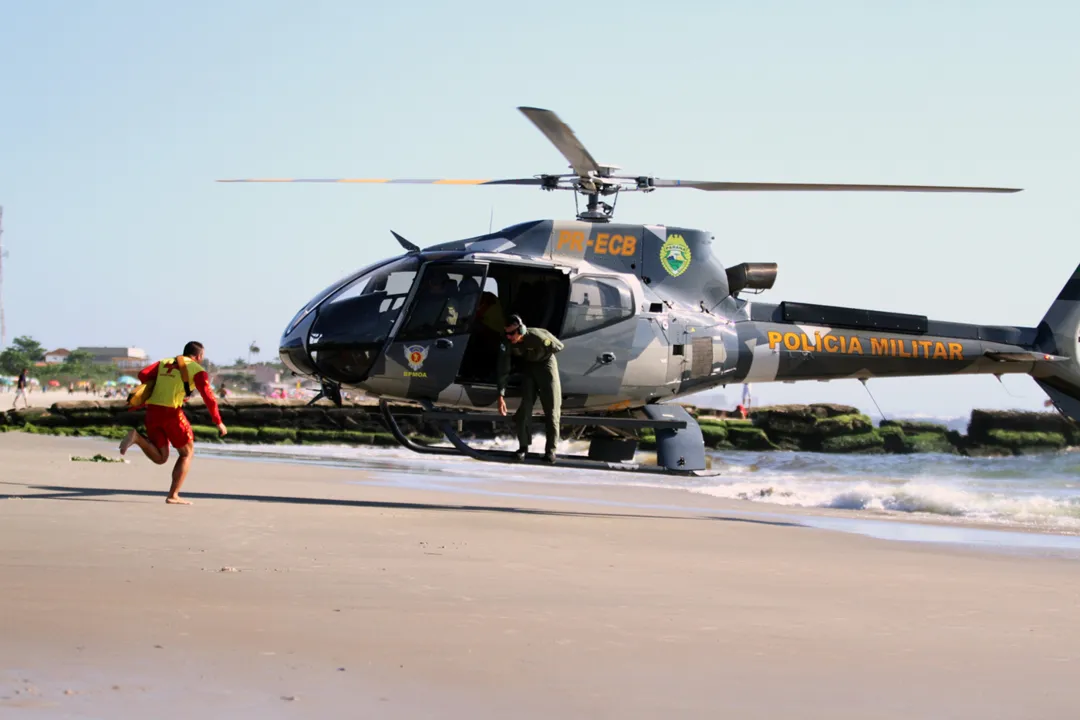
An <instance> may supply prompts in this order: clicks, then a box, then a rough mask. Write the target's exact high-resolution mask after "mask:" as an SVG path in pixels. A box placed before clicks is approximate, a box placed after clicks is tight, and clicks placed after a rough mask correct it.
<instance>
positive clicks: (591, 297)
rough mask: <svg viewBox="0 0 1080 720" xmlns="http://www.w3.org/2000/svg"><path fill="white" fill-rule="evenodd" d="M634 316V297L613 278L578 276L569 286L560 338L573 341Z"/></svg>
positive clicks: (620, 282) (624, 286)
mask: <svg viewBox="0 0 1080 720" xmlns="http://www.w3.org/2000/svg"><path fill="white" fill-rule="evenodd" d="M633 315H634V297H633V294H632V293H631V291H630V288H629V287H628V286H627V285H626V283H624V282H622V281H621V280H616V279H615V278H600V277H588V276H582V277H578V278H575V279H574V280H573V281H572V282H571V283H570V305H569V306H568V308H567V311H566V322H565V323H564V324H563V333H562V336H563V337H573V336H574V335H581V334H582V333H586V332H590V331H592V330H598V329H600V328H602V327H607V326H608V325H614V324H615V323H617V322H621V321H623V320H626V319H627V318H630V317H633Z"/></svg>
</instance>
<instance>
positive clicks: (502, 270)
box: [457, 261, 570, 409]
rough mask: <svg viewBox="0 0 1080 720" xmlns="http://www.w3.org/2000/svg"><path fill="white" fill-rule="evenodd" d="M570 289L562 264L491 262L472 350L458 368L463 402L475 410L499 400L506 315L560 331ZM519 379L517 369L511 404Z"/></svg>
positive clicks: (512, 381)
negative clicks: (498, 371) (498, 370)
mask: <svg viewBox="0 0 1080 720" xmlns="http://www.w3.org/2000/svg"><path fill="white" fill-rule="evenodd" d="M569 293H570V281H569V278H568V277H567V273H566V272H565V271H563V270H560V269H558V268H552V267H544V266H537V265H532V264H516V263H511V262H498V261H492V262H490V263H489V264H488V268H487V275H486V276H485V278H484V280H483V284H482V291H481V296H480V300H479V302H478V303H477V305H476V312H475V314H474V318H473V324H472V333H471V335H470V337H469V338H468V349H467V350H466V352H465V356H464V358H463V359H462V363H461V366H460V369H459V372H458V378H457V380H458V383H460V384H461V385H462V387H463V388H464V393H465V395H464V397H462V398H461V402H462V403H463V404H465V405H469V406H471V407H474V408H478V409H479V408H490V407H491V406H492V405H494V404H495V402H496V400H497V399H498V391H497V386H496V380H497V378H496V363H497V360H498V356H499V346H500V345H501V344H502V343H503V342H505V340H506V337H505V330H504V329H505V327H506V322H507V318H509V317H510V316H511V315H519V316H520V317H521V319H522V320H523V321H524V322H525V325H526V327H540V328H544V329H545V330H550V331H551V332H552V333H554V334H555V335H556V336H560V335H561V332H562V326H563V319H564V317H565V315H566V303H567V298H568V296H569ZM519 385H520V382H519V380H518V376H517V373H516V371H515V369H514V368H512V369H511V375H510V378H509V382H508V383H507V393H506V395H507V400H508V402H510V404H511V406H513V402H512V400H513V398H514V397H516V396H517V394H518V392H517V388H518V387H519Z"/></svg>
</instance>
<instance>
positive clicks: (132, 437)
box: [120, 428, 169, 465]
mask: <svg viewBox="0 0 1080 720" xmlns="http://www.w3.org/2000/svg"><path fill="white" fill-rule="evenodd" d="M132 445H138V446H139V449H140V450H142V451H143V455H146V457H148V458H150V461H151V462H152V463H154V464H155V465H164V464H165V463H167V462H169V446H168V445H166V446H165V447H157V446H155V445H154V444H153V443H151V442H150V441H149V440H147V439H146V438H144V437H143V436H142V435H140V434H139V431H138V430H136V429H135V428H132V429H131V432H129V433H128V434H127V437H125V438H124V439H123V440H122V441H121V442H120V454H121V455H124V454H125V453H127V451H128V448H130V447H131V446H132Z"/></svg>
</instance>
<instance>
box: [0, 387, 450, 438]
mask: <svg viewBox="0 0 1080 720" xmlns="http://www.w3.org/2000/svg"><path fill="white" fill-rule="evenodd" d="M219 409H220V411H221V419H222V421H223V422H224V423H225V424H226V425H227V426H228V428H229V434H228V436H227V438H226V439H227V440H228V441H230V442H248V443H281V442H289V443H308V444H325V443H346V444H355V445H396V444H397V442H396V441H395V440H394V438H393V436H392V435H391V434H390V433H389V431H388V430H387V429H386V427H385V426H384V425H383V423H382V419H381V418H380V416H379V411H378V406H377V404H376V403H374V402H371V401H367V402H364V401H360V402H353V403H346V404H345V405H344V406H342V407H340V408H339V407H335V406H333V405H332V404H330V403H325V404H323V403H320V404H317V405H308V404H307V403H306V402H305V401H302V400H263V399H260V398H252V399H247V398H240V399H237V400H230V401H222V402H220V403H219ZM184 412H185V413H186V414H187V417H188V420H190V422H191V424H192V429H193V430H194V432H195V439H196V440H213V439H217V437H218V433H217V428H215V427H213V425H212V423H211V420H210V413H208V412H207V410H206V408H205V406H203V404H202V401H201V400H198V399H197V400H194V401H192V402H190V403H188V404H187V406H186V407H185V409H184ZM145 416H146V413H145V411H142V410H129V409H128V407H127V406H126V404H125V403H123V402H122V401H115V402H111V401H100V402H98V401H85V402H58V403H56V404H54V405H52V406H51V407H49V408H29V409H26V410H9V411H8V412H6V413H3V414H0V430H23V431H25V432H34V433H44V434H50V435H76V436H82V435H85V436H100V437H110V438H115V439H119V438H121V437H123V436H124V434H125V433H126V432H127V431H128V429H129V428H132V427H142V425H143V420H144V418H145ZM395 417H398V418H399V425H400V426H401V428H402V430H403V431H404V432H405V433H406V434H408V435H409V436H410V437H413V438H415V439H417V440H418V441H421V442H435V441H436V440H437V439H439V438H441V433H439V431H438V429H437V428H435V427H434V426H433V425H431V424H430V423H425V422H423V421H421V419H420V415H419V413H418V411H417V410H416V409H415V408H396V409H395Z"/></svg>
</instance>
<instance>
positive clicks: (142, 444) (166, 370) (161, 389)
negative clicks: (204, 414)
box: [120, 342, 228, 505]
mask: <svg viewBox="0 0 1080 720" xmlns="http://www.w3.org/2000/svg"><path fill="white" fill-rule="evenodd" d="M202 360H203V346H202V343H197V342H189V343H188V344H187V345H185V346H184V353H183V355H178V356H177V357H175V358H166V359H164V360H159V361H158V362H156V363H154V364H153V365H150V366H148V367H145V368H143V369H142V370H141V371H140V372H139V382H141V383H143V386H144V387H142V388H140V389H139V390H138V391H136V394H138V393H139V392H140V391H142V392H143V393H149V397H147V398H145V400H144V401H143V403H144V404H145V407H146V437H143V436H142V434H140V433H139V431H138V430H137V429H135V428H132V430H131V432H129V433H128V434H127V437H125V438H124V439H123V441H121V443H120V454H121V455H123V454H125V453H126V452H127V451H128V448H130V447H131V446H132V445H138V446H139V448H140V449H141V450H142V451H143V453H144V454H145V455H146V457H148V458H150V460H152V461H153V462H154V463H156V464H158V465H164V464H165V463H167V462H168V461H169V444H170V443H171V444H172V446H173V447H174V448H176V451H177V453H179V455H180V457H178V458H177V459H176V465H174V466H173V472H172V486H171V487H170V488H169V494H168V495H167V496H166V497H165V502H167V503H169V504H170V505H190V504H191V501H190V500H182V499H180V486H181V485H183V484H184V478H185V477H186V476H187V472H188V468H190V467H191V458H192V457H193V455H194V452H195V435H194V433H192V431H191V423H189V422H188V419H187V416H186V415H184V409H183V408H184V403H185V402H186V401H187V399H188V398H189V397H190V396H191V394H192V392H193V390H192V388H193V387H194V388H195V389H197V390H198V391H199V394H200V395H201V396H202V399H203V402H204V403H206V409H207V411H208V412H209V413H210V418H211V419H212V420H213V421H214V424H216V425H217V428H218V433H219V434H220V436H221V437H225V435H226V433H227V432H228V430H227V429H226V427H225V423H223V422H221V413H220V412H218V406H217V399H216V398H215V397H214V391H213V389H212V388H211V387H210V376H209V375H208V374H207V372H206V370H204V369H203V366H202V365H201V364H200V363H201V362H202ZM143 403H140V402H138V401H136V402H135V403H134V404H135V405H136V406H140V407H141V406H142V404H143Z"/></svg>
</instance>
